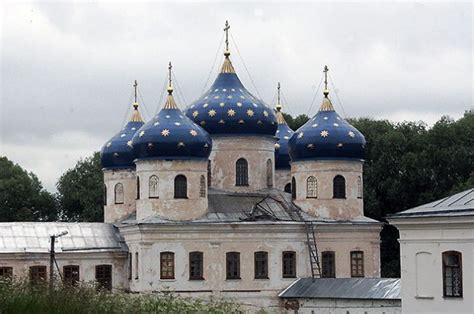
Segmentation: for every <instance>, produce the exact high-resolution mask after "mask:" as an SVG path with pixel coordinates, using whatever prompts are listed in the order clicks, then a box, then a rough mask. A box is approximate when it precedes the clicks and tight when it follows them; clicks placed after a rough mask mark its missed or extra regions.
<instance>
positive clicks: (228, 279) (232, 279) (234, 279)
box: [225, 278, 242, 281]
mask: <svg viewBox="0 0 474 314" xmlns="http://www.w3.org/2000/svg"><path fill="white" fill-rule="evenodd" d="M225 280H226V281H237V280H242V278H226V279H225Z"/></svg>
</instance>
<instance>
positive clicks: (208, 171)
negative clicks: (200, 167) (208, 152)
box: [207, 160, 211, 186]
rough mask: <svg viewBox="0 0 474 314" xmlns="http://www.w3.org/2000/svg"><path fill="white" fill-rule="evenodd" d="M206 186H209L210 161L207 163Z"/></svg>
mask: <svg viewBox="0 0 474 314" xmlns="http://www.w3.org/2000/svg"><path fill="white" fill-rule="evenodd" d="M207 186H211V161H210V160H208V161H207Z"/></svg>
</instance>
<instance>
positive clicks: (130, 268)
mask: <svg viewBox="0 0 474 314" xmlns="http://www.w3.org/2000/svg"><path fill="white" fill-rule="evenodd" d="M132 278H133V254H132V252H129V253H128V280H132Z"/></svg>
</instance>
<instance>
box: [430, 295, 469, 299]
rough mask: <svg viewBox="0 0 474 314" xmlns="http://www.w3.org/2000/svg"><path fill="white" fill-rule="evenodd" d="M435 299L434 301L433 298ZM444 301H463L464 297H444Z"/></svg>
mask: <svg viewBox="0 0 474 314" xmlns="http://www.w3.org/2000/svg"><path fill="white" fill-rule="evenodd" d="M433 299H434V298H433ZM443 299H448V300H462V299H463V297H462V296H459V297H456V296H449V295H444V296H443Z"/></svg>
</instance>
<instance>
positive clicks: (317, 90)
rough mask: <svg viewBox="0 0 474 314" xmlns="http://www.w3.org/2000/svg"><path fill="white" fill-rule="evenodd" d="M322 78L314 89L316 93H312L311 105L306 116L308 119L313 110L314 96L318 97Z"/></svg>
mask: <svg viewBox="0 0 474 314" xmlns="http://www.w3.org/2000/svg"><path fill="white" fill-rule="evenodd" d="M323 79H324V76H322V77H321V80H320V81H319V85H318V89H316V93H314V96H313V100H312V101H311V105H310V106H309V109H308V112H307V113H306V115H307V116H308V117H310V112H311V110H312V109H313V105H314V102H315V101H316V96H318V93H319V89H320V88H321V84H322V83H323Z"/></svg>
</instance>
